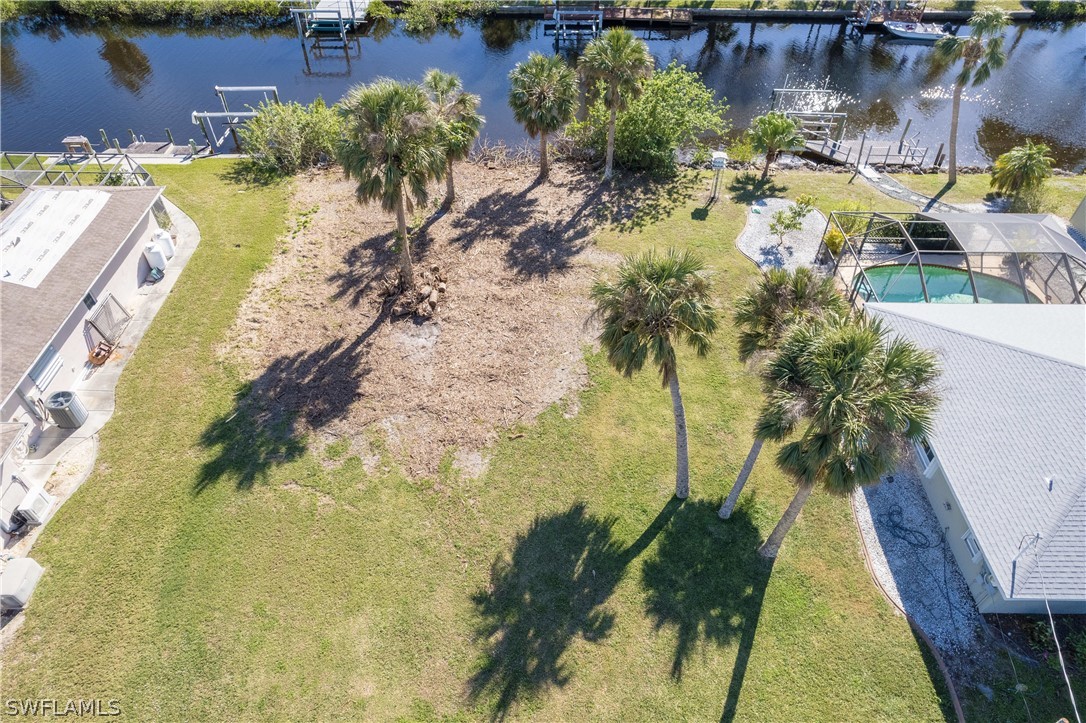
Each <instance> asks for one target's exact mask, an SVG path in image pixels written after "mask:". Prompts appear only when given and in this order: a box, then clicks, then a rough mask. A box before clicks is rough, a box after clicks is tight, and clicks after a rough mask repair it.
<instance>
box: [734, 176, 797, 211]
mask: <svg viewBox="0 0 1086 723" xmlns="http://www.w3.org/2000/svg"><path fill="white" fill-rule="evenodd" d="M728 190H729V191H731V192H732V200H733V201H735V202H736V203H741V204H743V205H744V206H749V205H750V204H752V203H754V202H755V201H758V200H760V199H763V198H773V197H780V196H783V195H784V194H785V193H786V192H787V191H788V186H781V185H778V184H777V182H776V181H774V180H773V178H772V177H770V178H767V179H765V180H764V181H763V180H762V179H761V178H760V177H759V176H758V175H757V174H755V173H740V174H739V175H737V176H736V177H735V178H734V179H733V180H732V182H731V183H730V184H728Z"/></svg>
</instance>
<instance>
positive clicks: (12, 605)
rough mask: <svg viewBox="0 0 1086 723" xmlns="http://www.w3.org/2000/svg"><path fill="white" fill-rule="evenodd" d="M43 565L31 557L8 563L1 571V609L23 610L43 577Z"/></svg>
mask: <svg viewBox="0 0 1086 723" xmlns="http://www.w3.org/2000/svg"><path fill="white" fill-rule="evenodd" d="M42 572H43V570H42V567H41V565H39V564H38V563H36V562H34V561H33V560H31V559H30V558H29V557H20V558H18V559H16V560H12V561H11V562H9V563H8V566H7V567H5V568H4V571H3V572H2V573H0V610H3V611H5V612H6V611H8V610H22V609H23V608H25V607H26V604H27V603H28V602H30V596H31V595H33V594H34V588H35V587H37V586H38V580H40V579H41V575H42Z"/></svg>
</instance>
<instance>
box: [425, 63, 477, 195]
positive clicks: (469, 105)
mask: <svg viewBox="0 0 1086 723" xmlns="http://www.w3.org/2000/svg"><path fill="white" fill-rule="evenodd" d="M422 86H423V87H424V88H426V91H427V92H428V93H429V94H430V103H431V104H432V106H433V112H434V115H435V116H436V117H437V119H438V123H439V125H438V131H439V134H440V136H441V141H442V143H443V144H444V146H445V202H444V206H445V207H446V208H448V207H450V206H452V204H453V201H455V200H456V186H455V184H454V183H453V162H454V161H462V160H464V159H465V158H467V157H468V154H469V153H470V152H471V147H472V145H473V144H474V143H475V139H476V138H478V137H479V130H480V129H481V128H482V127H483V123H485V122H486V118H484V117H483V116H482V115H481V114H480V113H479V100H480V99H479V96H477V95H475V94H474V93H465V92H464V86H463V84H462V83H461V82H460V77H459V76H457V75H455V74H453V73H444V72H442V71H440V70H436V69H431V70H428V71H426V75H424V76H423V78H422Z"/></svg>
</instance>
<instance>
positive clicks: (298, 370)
mask: <svg viewBox="0 0 1086 723" xmlns="http://www.w3.org/2000/svg"><path fill="white" fill-rule="evenodd" d="M388 315H389V312H388V309H387V307H386V308H385V309H384V310H382V312H381V313H380V314H378V315H377V317H376V318H375V319H374V320H373V323H372V324H370V326H369V328H368V329H366V330H365V331H364V332H363V333H362V334H360V335H359V336H358V337H357V338H355V339H354V340H353V341H351V342H349V343H348V342H347V340H346V339H343V338H341V339H336V340H335V341H332V342H329V343H327V344H325V345H324V346H322V347H320V348H319V349H316V350H314V351H309V352H306V351H300V352H298V353H296V354H287V355H283V356H281V357H279V358H278V359H276V360H275V361H273V362H272V363H271V364H270V365H268V368H267V369H265V370H264V372H263V373H262V374H261V375H260V376H259V377H258V378H257V379H256V380H255V381H253V382H251V383H249V384H246V385H245V386H244V388H243V389H242V390H241V391H240V392H239V393H238V394H237V396H236V398H235V401H234V406H233V408H232V409H231V410H230V411H229V412H227V413H226V414H223V415H222V416H221V417H219V418H218V419H216V420H215V421H213V422H212V423H211V424H210V425H208V427H207V428H206V429H205V430H204V431H203V433H202V434H201V435H200V445H201V446H203V447H205V448H208V449H213V450H215V456H214V457H212V458H211V459H209V460H208V461H206V462H205V463H204V464H203V466H202V467H201V469H200V473H199V475H198V476H197V477H196V480H195V482H194V483H193V491H194V492H196V493H197V494H199V493H200V492H203V491H204V490H206V489H208V488H209V487H211V486H212V485H214V484H215V483H217V482H218V481H219V480H221V479H223V478H224V477H232V478H234V480H235V484H236V486H237V488H238V489H239V490H245V489H249V488H251V487H252V486H253V485H254V484H255V483H256V482H257V481H258V480H261V479H264V478H266V477H267V474H268V471H269V470H270V469H271V468H272V467H273V466H276V465H280V464H284V463H286V462H290V461H291V460H294V459H297V458H298V457H301V456H302V455H303V454H305V451H306V444H305V441H304V439H303V438H302V433H301V429H300V427H299V422H302V423H304V424H305V426H306V427H307V428H309V429H313V428H318V427H321V426H324V425H325V424H328V423H329V422H332V421H334V420H336V419H340V418H342V417H344V416H346V414H347V412H348V410H349V409H350V407H351V405H352V404H353V403H354V401H355V400H356V399H358V398H359V397H360V396H361V386H362V380H363V379H364V378H365V377H366V375H367V374H368V373H369V367H367V366H366V365H364V364H363V363H362V359H363V356H364V354H365V353H366V351H367V349H368V344H367V342H368V341H369V338H370V337H371V336H372V335H373V334H374V332H375V331H376V330H377V329H378V328H379V327H380V325H381V324H382V323H383V322H385V321H386V320H387V319H388Z"/></svg>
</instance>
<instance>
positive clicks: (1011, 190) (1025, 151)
mask: <svg viewBox="0 0 1086 723" xmlns="http://www.w3.org/2000/svg"><path fill="white" fill-rule="evenodd" d="M1048 152H1049V148H1048V146H1046V145H1045V144H1043V143H1034V142H1033V141H1031V140H1029V139H1028V138H1027V139H1026V144H1025V145H1024V146H1015V147H1014V148H1012V149H1010V150H1009V151H1007V152H1006V153H1003V154H1001V155H1000V156H999V158H997V159H996V160H995V163H994V164H993V165H992V183H991V186H992V188H994V189H995V190H997V191H999V192H1000V193H1004V194H1007V195H1014V194H1017V193H1020V192H1022V191H1027V190H1030V189H1034V188H1039V187H1040V186H1042V185H1043V184H1044V182H1045V179H1047V178H1048V177H1049V176H1051V175H1052V157H1051V156H1049V155H1048Z"/></svg>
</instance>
